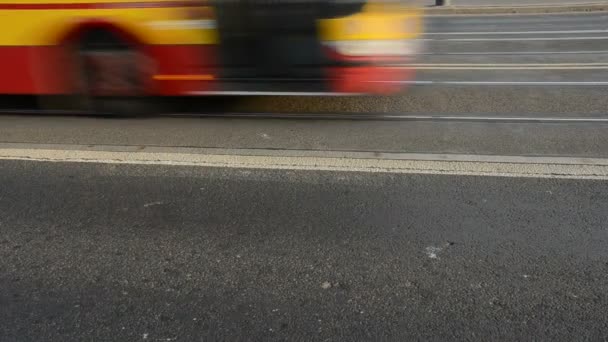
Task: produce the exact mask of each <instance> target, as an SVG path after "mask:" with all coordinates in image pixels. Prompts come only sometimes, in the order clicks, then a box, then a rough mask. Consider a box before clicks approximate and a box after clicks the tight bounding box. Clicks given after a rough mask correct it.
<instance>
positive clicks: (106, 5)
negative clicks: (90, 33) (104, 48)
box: [0, 1, 203, 10]
mask: <svg viewBox="0 0 608 342" xmlns="http://www.w3.org/2000/svg"><path fill="white" fill-rule="evenodd" d="M202 5H203V4H202V3H201V2H200V1H131V2H126V1H125V2H89V3H75V2H72V3H36V4H33V3H32V4H23V3H0V10H76V9H78V10H91V9H115V8H158V7H192V6H202Z"/></svg>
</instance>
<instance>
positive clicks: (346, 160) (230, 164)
mask: <svg viewBox="0 0 608 342" xmlns="http://www.w3.org/2000/svg"><path fill="white" fill-rule="evenodd" d="M112 148H113V149H116V146H113V147H112ZM183 150H184V149H181V151H183ZM257 152H258V153H263V152H264V150H258V151H257ZM267 152H268V153H269V155H240V154H204V153H184V152H174V153H171V152H145V151H144V152H133V151H132V150H131V151H104V150H72V149H64V150H62V149H38V148H0V159H4V160H26V161H39V162H69V163H103V164H135V165H167V166H199V167H220V168H241V169H243V168H244V169H270V170H310V171H315V170H316V171H340V172H369V173H400V174H434V175H472V176H500V177H524V178H566V179H602V180H608V160H607V159H601V158H599V159H589V158H568V157H561V158H559V157H552V158H551V157H549V158H544V157H540V158H537V157H513V156H476V155H445V154H441V155H439V154H437V155H433V154H407V155H406V156H405V157H406V158H408V159H399V158H397V159H382V158H370V157H365V156H371V155H372V154H371V153H367V154H362V155H361V156H360V157H357V155H356V154H355V155H353V154H352V153H351V154H350V157H347V156H342V157H335V156H334V157H324V156H323V154H324V153H328V154H333V155H336V152H334V153H332V151H327V152H320V154H321V156H289V155H277V151H273V150H268V151H267ZM225 153H227V152H225ZM317 153H319V152H317ZM337 154H338V155H339V152H337ZM393 155H395V157H398V156H396V155H398V154H393Z"/></svg>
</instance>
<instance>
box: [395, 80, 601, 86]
mask: <svg viewBox="0 0 608 342" xmlns="http://www.w3.org/2000/svg"><path fill="white" fill-rule="evenodd" d="M399 83H402V84H411V85H433V84H434V85H501V86H503V85H504V86H511V85H522V86H523V85H526V86H608V82H592V81H588V82H585V81H581V82H567V81H564V82H550V81H546V82H545V81H539V82H536V81H424V80H416V81H400V82H399Z"/></svg>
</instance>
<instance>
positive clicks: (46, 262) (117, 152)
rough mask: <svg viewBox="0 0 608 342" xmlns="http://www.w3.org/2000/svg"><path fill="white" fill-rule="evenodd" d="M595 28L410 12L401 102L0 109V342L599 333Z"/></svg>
mask: <svg viewBox="0 0 608 342" xmlns="http://www.w3.org/2000/svg"><path fill="white" fill-rule="evenodd" d="M607 19H608V18H607V16H606V15H605V14H585V15H551V16H543V17H538V16H530V15H526V16H490V17H471V16H453V17H432V18H429V21H428V28H427V32H428V33H427V35H426V36H425V37H424V38H425V39H427V41H425V42H426V43H427V50H426V51H425V53H426V54H425V55H421V56H420V59H419V60H418V61H417V63H419V65H418V67H419V68H420V70H419V72H420V74H419V78H418V81H419V82H418V83H417V84H414V85H412V88H411V89H410V91H409V92H407V93H406V94H404V95H403V96H397V97H384V98H378V97H374V98H346V99H321V98H307V99H299V98H298V99H293V98H287V97H271V98H252V99H247V100H244V101H243V100H242V99H241V101H239V102H238V103H235V104H233V105H232V108H233V109H232V110H233V111H234V112H236V113H237V115H233V116H231V117H230V116H228V117H226V116H217V115H211V116H209V115H205V114H209V110H207V109H205V108H209V107H204V106H203V105H206V104H207V105H210V106H211V105H213V106H215V105H217V104H218V101H219V103H222V101H229V102H230V101H232V100H227V99H218V100H215V101H203V102H201V103H200V105H201V106H200V107H193V104H192V103H187V104H186V106H185V110H182V111H181V112H180V113H179V115H167V116H163V117H154V118H139V119H105V118H90V117H75V116H44V115H40V114H39V113H38V115H14V113H13V115H3V116H0V184H1V187H0V322H2V324H0V341H54V340H56V341H86V340H94V341H210V340H211V341H213V340H234V341H240V340H253V341H258V340H262V341H273V340H277V341H279V340H281V341H284V340H295V341H299V340H319V341H349V340H369V341H376V340H387V341H404V340H406V341H407V340H448V339H453V340H524V339H530V338H534V339H536V340H556V341H572V340H589V341H602V340H606V339H608V335H607V334H606V332H607V331H608V319H606V315H605V311H606V307H608V298H607V295H606V294H607V293H608V276H607V274H608V250H607V249H606V243H607V242H608V234H607V231H606V222H608V217H607V215H608V197H607V195H606V194H607V193H608V188H607V187H608V183H607V182H606V180H607V179H608V159H607V157H608V156H607V154H608V152H607V151H608V116H607V115H606V114H608V113H607V110H606V108H608V97H607V96H606V94H608V92H607V90H608V89H607V88H608V86H606V85H605V84H604V83H605V82H608V77H605V76H606V67H605V66H604V64H603V63H607V60H606V58H605V57H606V55H607V53H608V52H606V51H605V50H608V47H607V45H606V43H607V41H608V38H607V37H608V32H603V31H604V30H608V27H606V25H607V24H606V23H608V20H607ZM547 31H559V32H547ZM455 39H460V40H455ZM422 64H424V65H422ZM513 64H515V65H513ZM197 105H199V104H197ZM17 112H19V113H22V112H23V110H18V111H17ZM252 113H257V114H259V115H257V114H256V115H254V116H255V117H244V116H245V115H251V114H252ZM294 113H306V114H307V115H306V116H305V117H293V118H291V119H286V118H285V117H287V116H289V115H290V114H291V115H293V114H294ZM310 113H320V114H319V116H311V115H309V114H310ZM353 113H358V114H359V115H353ZM379 113H380V114H382V115H378V114H379ZM214 114H217V113H214ZM233 114H234V113H233ZM324 114H332V115H331V116H327V115H324ZM372 114H373V115H372ZM370 118H373V119H371V120H370Z"/></svg>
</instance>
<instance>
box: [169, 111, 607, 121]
mask: <svg viewBox="0 0 608 342" xmlns="http://www.w3.org/2000/svg"><path fill="white" fill-rule="evenodd" d="M171 116H180V117H192V116H204V117H222V118H251V119H253V118H256V119H305V120H361V121H391V120H393V121H460V122H463V121H469V122H514V123H521V122H531V123H608V113H607V115H606V117H552V116H496V115H494V116H493V115H412V114H394V113H335V114H322V113H201V114H198V113H188V114H173V115H171Z"/></svg>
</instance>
